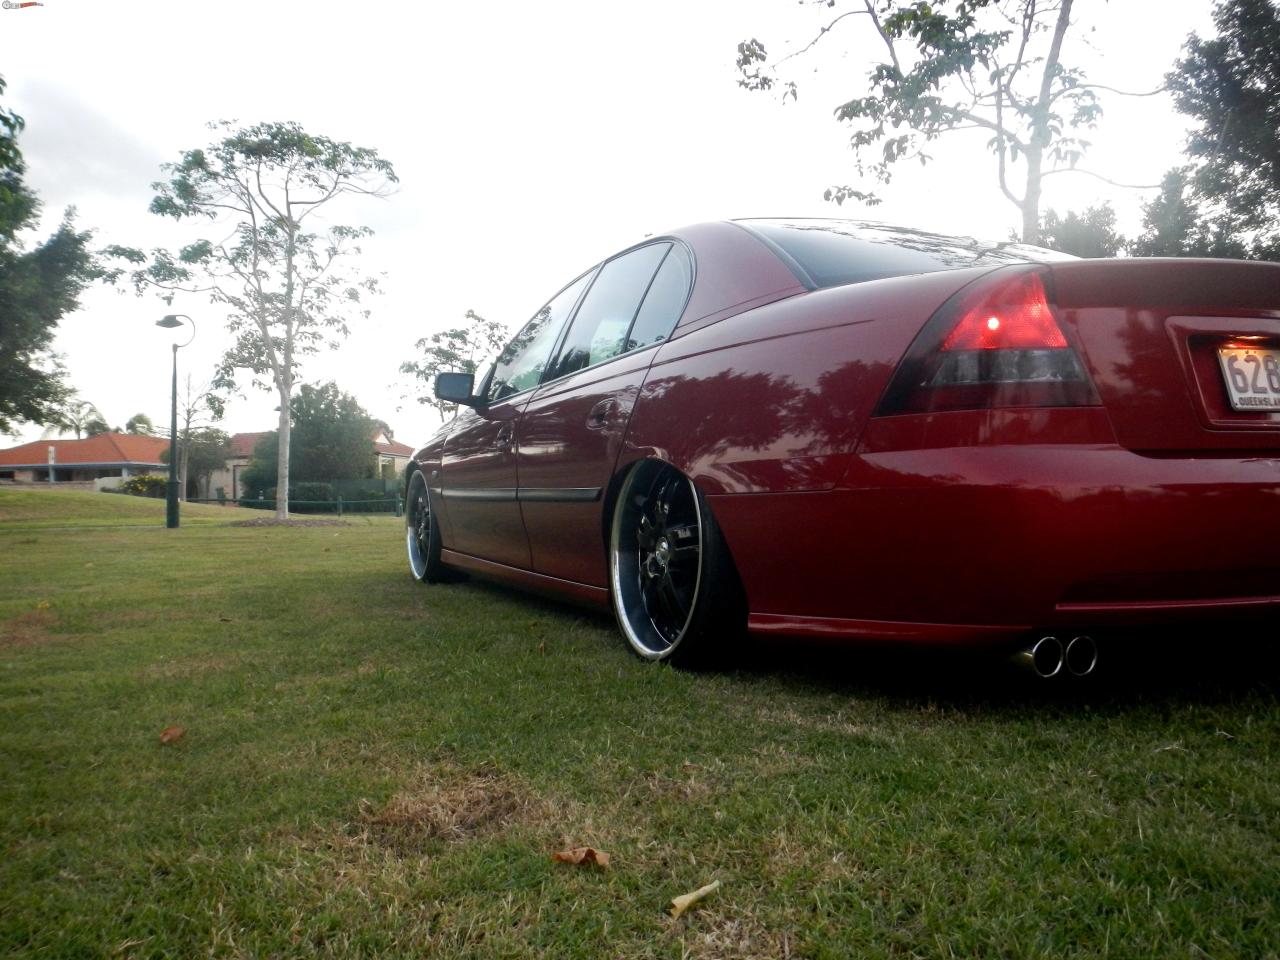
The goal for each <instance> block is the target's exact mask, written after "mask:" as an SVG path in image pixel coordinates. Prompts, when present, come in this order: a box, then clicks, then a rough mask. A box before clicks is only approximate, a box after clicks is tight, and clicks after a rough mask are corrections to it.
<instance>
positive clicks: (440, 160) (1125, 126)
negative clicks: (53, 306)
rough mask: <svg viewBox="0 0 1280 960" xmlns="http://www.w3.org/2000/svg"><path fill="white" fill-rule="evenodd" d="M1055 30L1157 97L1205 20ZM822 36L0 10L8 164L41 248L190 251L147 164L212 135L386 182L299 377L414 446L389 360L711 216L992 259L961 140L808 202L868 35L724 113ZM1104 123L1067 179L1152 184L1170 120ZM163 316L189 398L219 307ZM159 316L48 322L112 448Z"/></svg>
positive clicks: (1167, 150)
mask: <svg viewBox="0 0 1280 960" xmlns="http://www.w3.org/2000/svg"><path fill="white" fill-rule="evenodd" d="M1076 10H1077V11H1078V20H1079V28H1078V29H1076V30H1074V31H1073V33H1072V34H1071V35H1069V37H1068V40H1067V43H1066V46H1065V48H1064V51H1063V57H1064V61H1067V62H1070V63H1078V64H1080V65H1082V66H1084V67H1086V68H1087V70H1088V72H1089V76H1090V79H1091V80H1092V81H1093V82H1097V83H1104V84H1108V85H1112V86H1115V87H1119V88H1122V89H1128V90H1149V89H1152V88H1154V87H1156V86H1158V85H1159V84H1160V82H1161V78H1162V76H1163V74H1164V73H1165V71H1167V70H1168V69H1169V67H1170V65H1171V64H1172V61H1173V60H1174V58H1175V57H1176V56H1177V55H1178V52H1179V50H1180V48H1181V45H1182V43H1183V42H1184V40H1185V38H1186V35H1187V34H1188V33H1189V32H1190V31H1192V30H1197V31H1200V32H1201V33H1205V32H1211V29H1212V28H1211V23H1210V19H1209V11H1210V3H1209V2H1208V0H1077V2H1076ZM837 12H838V11H837ZM831 16H832V11H829V10H828V9H827V8H826V7H818V8H814V7H809V6H805V7H801V6H798V5H797V4H796V3H795V2H794V0H645V2H643V3H637V2H610V0H540V2H533V0H526V2H515V0H488V2H470V3H468V2H465V0H463V2H448V3H442V2H434V0H427V2H425V3H415V4H401V3H392V2H384V3H368V2H366V3H352V2H349V0H348V2H341V3H330V2H315V0H310V2H303V0H289V2H283V0H279V2H248V0H223V2H219V3H217V4H199V3H190V2H183V3H179V2H174V0H168V2H161V0H129V2H124V0H120V2H102V0H44V5H43V6H41V7H35V8H27V9H21V10H0V74H2V75H3V76H4V77H5V78H6V80H7V81H8V83H9V89H8V92H7V96H6V98H5V100H6V102H7V104H8V105H9V106H10V107H11V108H13V109H14V110H16V111H17V112H18V113H20V114H22V115H24V116H25V118H26V121H27V129H26V132H25V133H24V135H23V137H22V140H21V146H22V149H23V151H24V153H25V155H26V159H27V163H28V175H27V179H28V182H29V183H30V184H31V186H33V187H34V188H35V189H36V190H37V191H38V193H39V195H40V197H41V199H42V200H43V201H44V204H45V214H46V216H45V221H46V224H45V226H46V232H47V230H48V229H51V228H52V226H53V225H54V224H55V223H56V220H57V219H58V217H60V216H61V211H62V209H63V208H64V207H66V206H68V205H74V206H76V208H77V209H78V222H79V224H80V225H81V226H82V227H91V228H93V229H95V230H96V231H97V240H98V242H100V243H101V244H103V245H105V244H107V243H123V244H128V245H134V246H143V247H149V246H154V245H176V244H179V243H183V242H187V241H189V240H191V239H194V238H195V237H196V236H199V235H201V234H200V232H199V231H200V229H201V228H200V226H199V225H195V224H192V225H189V226H188V225H179V224H173V223H171V222H169V221H161V220H160V219H159V218H157V217H154V216H152V215H151V214H149V213H147V204H148V202H149V201H150V198H151V195H152V192H151V190H150V189H149V185H150V183H151V182H152V181H154V180H156V179H158V177H159V165H160V164H161V163H162V162H165V161H167V160H172V159H174V158H176V156H177V155H178V153H179V152H180V151H181V150H183V149H188V148H191V147H196V146H202V145H204V144H205V143H207V142H208V131H207V130H206V129H205V128H204V124H205V122H206V121H209V120H215V119H222V118H227V119H238V120H241V121H243V122H245V123H252V122H257V121H262V120H297V121H299V122H301V123H302V124H303V126H304V127H305V128H306V129H308V130H309V131H311V132H313V133H318V134H324V135H326V136H329V137H332V138H334V139H340V140H349V141H352V142H354V143H356V144H358V145H361V146H368V147H374V148H376V149H377V150H378V151H379V152H380V153H381V154H382V155H383V156H384V157H386V158H387V159H389V160H391V161H392V162H393V163H394V164H395V168H396V172H397V173H398V175H399V177H400V187H399V190H398V192H397V193H396V194H395V195H394V196H392V197H390V198H389V199H386V200H362V201H361V202H360V204H359V205H358V206H351V207H348V208H347V209H346V211H344V220H345V221H346V222H358V223H365V224H368V225H370V226H372V227H373V228H374V229H375V230H376V232H377V235H376V237H375V238H374V239H373V240H372V241H370V242H368V243H366V245H365V255H364V257H363V258H362V264H363V267H364V268H365V269H366V270H368V271H370V272H379V273H385V274H386V279H385V295H384V296H381V297H378V298H376V299H375V300H374V301H373V302H372V304H371V305H372V307H373V311H374V313H373V316H372V318H371V320H370V321H368V322H367V323H365V324H362V325H360V326H358V327H357V328H356V329H355V330H354V331H353V333H352V336H351V338H350V340H349V341H347V343H346V344H345V345H344V346H343V347H342V348H341V350H339V351H337V352H336V353H331V354H327V355H322V356H320V357H316V358H312V359H310V360H308V361H307V363H306V366H305V367H304V370H303V378H304V380H307V381H319V380H326V379H334V380H336V381H337V382H338V384H339V385H340V386H341V387H342V388H343V389H345V390H348V391H350V392H352V393H354V394H355V395H356V396H357V397H358V398H359V399H360V401H361V403H362V404H363V405H364V406H365V407H366V409H368V410H369V412H370V413H371V414H373V415H375V416H378V417H381V418H382V419H385V420H387V421H388V422H389V423H390V424H391V425H392V427H393V428H394V429H395V433H396V437H397V439H400V440H403V441H405V442H407V443H410V444H416V443H418V442H419V441H421V440H423V439H425V438H426V437H427V436H428V435H429V434H430V432H431V431H432V430H433V429H434V427H435V425H436V421H435V420H434V419H433V417H432V416H431V415H430V414H429V413H427V412H425V411H423V410H422V409H420V408H418V407H417V406H416V404H414V403H413V402H412V401H410V402H408V403H404V402H402V401H401V400H400V395H401V392H402V391H401V389H399V388H398V381H399V376H398V374H397V373H396V368H397V367H398V365H399V364H400V362H401V361H402V360H403V359H405V358H406V357H409V356H411V355H412V353H413V348H412V345H413V343H414V341H416V340H417V339H418V338H420V337H423V336H426V335H428V334H430V333H432V332H435V331H436V330H439V329H442V328H444V327H445V326H447V325H453V324H456V323H457V322H458V321H460V319H461V317H462V314H463V313H464V312H465V311H466V310H467V309H474V310H476V311H477V312H479V313H481V314H484V315H485V316H489V317H492V318H494V319H499V320H502V321H504V322H505V323H507V324H508V325H510V326H513V327H514V326H517V325H519V324H520V323H522V322H523V321H524V320H526V319H527V318H528V317H529V316H530V315H531V314H532V313H533V312H534V310H536V309H537V308H538V307H539V306H540V305H541V303H542V302H543V301H544V300H545V299H546V298H547V297H548V296H549V295H550V294H551V293H554V292H555V290H556V289H558V288H559V286H561V285H562V284H563V283H564V282H565V281H567V280H568V279H570V278H572V277H573V276H574V275H576V274H577V273H578V272H579V271H581V270H582V269H584V268H585V267H587V266H590V265H591V264H592V263H594V262H596V261H597V260H600V259H602V258H603V257H605V256H607V255H608V254H610V253H612V252H613V251H615V250H617V249H619V248H621V247H624V246H626V245H628V244H630V243H633V242H635V241H636V240H639V239H641V238H642V237H644V236H645V235H646V234H651V233H660V232H663V231H665V230H668V229H672V228H674V227H677V226H680V225H683V224H686V223H693V222H697V221H701V220H709V219H719V218H729V217H742V216H770V215H785V216H840V215H848V216H855V217H869V218H874V219H880V220H886V221H890V222H900V223H906V224H910V225H913V226H920V227H926V228H932V229H936V230H941V231H944V232H945V231H952V232H960V233H965V234H970V235H975V236H983V237H995V238H1003V237H1005V236H1007V235H1008V233H1009V231H1010V230H1011V229H1013V228H1014V227H1015V226H1016V225H1017V224H1018V222H1019V219H1018V214H1017V210H1016V209H1015V208H1014V207H1013V206H1012V205H1011V204H1009V203H1008V202H1007V201H1006V200H1005V199H1003V197H1002V196H1001V195H1000V193H999V191H998V189H997V187H996V183H995V179H994V172H993V170H992V169H991V165H990V163H989V155H988V154H987V153H986V151H985V149H984V146H983V143H984V139H985V138H983V137H982V136H980V135H973V138H972V139H968V140H958V141H956V142H954V143H952V144H948V145H944V144H942V143H939V144H937V145H936V150H935V151H934V154H935V156H936V160H935V162H934V163H932V164H930V165H929V166H927V167H925V168H923V169H921V168H918V167H912V168H909V169H905V170H903V172H902V173H901V174H900V175H899V176H898V177H897V178H896V179H895V181H894V183H893V184H891V185H890V186H889V187H888V188H885V189H883V190H882V193H883V195H884V197H885V202H884V204H883V205H881V206H879V207H877V208H875V209H874V210H871V211H867V210H865V209H859V208H855V209H850V208H849V207H847V206H846V207H845V208H844V209H843V211H842V210H841V209H840V208H837V207H836V206H835V205H834V204H828V203H826V202H824V201H823V199H822V192H823V190H824V188H825V187H827V186H828V185H830V184H832V183H844V182H848V183H856V173H855V171H854V169H853V159H852V153H851V152H850V150H849V149H848V147H847V140H848V130H847V128H844V127H842V126H841V125H839V124H837V123H836V122H835V121H834V120H833V119H832V116H831V111H832V108H833V107H834V106H835V105H837V104H839V103H841V102H843V101H844V100H847V99H849V98H850V97H852V96H855V95H858V94H860V93H861V92H862V90H863V78H864V76H865V73H866V68H867V64H868V62H869V58H870V56H871V55H872V53H873V52H874V49H875V48H874V47H873V46H872V45H871V44H870V43H869V42H867V38H866V37H865V32H864V30H865V22H864V21H863V20H862V18H852V19H850V20H847V21H845V23H844V24H843V25H842V27H840V28H837V31H833V33H832V34H831V35H830V36H829V37H828V38H827V39H826V40H825V41H824V48H819V50H818V51H815V53H817V56H812V55H811V59H810V60H808V61H805V62H804V63H805V65H804V66H803V68H802V70H801V71H800V72H799V73H798V74H797V75H796V76H797V79H798V80H799V81H800V82H801V88H800V100H799V102H798V103H795V104H792V103H790V102H788V103H787V104H786V105H785V106H781V105H779V103H778V101H777V99H776V98H773V97H771V96H768V95H762V94H750V93H747V92H746V91H743V90H741V89H739V88H738V87H737V86H736V84H735V80H736V72H735V69H734V57H735V47H736V44H737V42H738V41H739V40H742V39H745V38H747V37H750V36H756V37H758V38H759V39H760V40H761V41H763V42H764V43H765V44H766V46H768V47H769V49H770V52H771V53H783V52H785V51H786V50H788V49H789V48H791V47H792V46H793V45H795V44H796V43H801V44H802V43H804V42H807V41H808V40H809V39H810V38H811V36H812V34H813V33H814V31H815V30H816V29H817V27H818V26H820V25H821V23H823V22H826V20H829V19H830V17H831ZM824 18H825V19H824ZM811 67H820V68H821V69H820V72H819V73H817V74H813V73H811V72H810V69H811ZM1104 103H1105V107H1106V116H1105V117H1104V119H1103V122H1102V125H1101V126H1100V127H1099V129H1098V130H1097V131H1096V132H1095V133H1094V136H1093V140H1094V147H1093V149H1092V150H1091V152H1090V154H1089V156H1088V157H1087V158H1086V161H1085V163H1084V164H1082V165H1083V166H1087V167H1089V168H1090V169H1094V170H1097V171H1098V172H1100V173H1103V174H1105V175H1106V176H1108V177H1110V178H1112V179H1115V180H1118V181H1122V182H1133V183H1154V182H1156V181H1158V180H1159V178H1160V175H1161V174H1162V173H1163V172H1164V170H1166V169H1167V168H1168V167H1169V166H1171V165H1173V164H1174V163H1176V162H1177V161H1178V157H1179V151H1180V144H1181V140H1182V137H1183V132H1184V130H1183V125H1182V123H1181V118H1180V117H1178V115H1176V114H1175V113H1174V112H1173V110H1172V107H1171V104H1170V102H1169V100H1168V98H1167V97H1165V96H1163V95H1162V96H1157V97H1150V98H1145V99H1126V98H1122V97H1114V96H1109V97H1107V99H1106V100H1105V101H1104ZM1046 184H1047V188H1046V194H1045V203H1046V205H1047V206H1052V207H1054V208H1057V209H1059V210H1065V209H1067V208H1076V209H1080V208H1083V207H1084V206H1087V205H1089V204H1093V203H1098V202H1100V201H1102V200H1111V201H1112V202H1113V203H1114V204H1115V206H1116V208H1117V210H1118V211H1119V213H1120V216H1121V222H1122V227H1123V228H1124V229H1125V230H1126V231H1128V232H1130V233H1132V232H1134V231H1135V230H1136V228H1137V224H1138V217H1139V212H1138V205H1139V203H1140V201H1141V200H1142V199H1143V197H1144V196H1149V195H1150V194H1149V192H1148V193H1146V194H1143V193H1141V192H1136V191H1129V190H1120V189H1116V188H1112V187H1109V186H1107V185H1105V184H1103V183H1101V182H1099V181H1096V180H1093V179H1091V178H1088V177H1085V176H1080V175H1074V174H1068V175H1064V176H1058V177H1054V178H1051V179H1050V180H1049V181H1046ZM205 232H206V233H208V232H209V231H208V229H207V228H205ZM172 310H174V311H177V312H182V313H187V314H191V315H192V316H194V317H195V318H196V320H197V322H198V324H199V334H198V336H197V338H196V340H195V343H194V344H193V345H192V346H191V347H189V348H186V349H184V350H183V351H181V352H180V354H179V357H180V363H181V365H182V371H183V373H185V372H186V371H191V372H192V373H193V374H194V375H195V376H196V377H197V378H198V379H207V378H208V377H209V375H210V374H211V373H212V370H213V366H214V363H215V361H216V359H217V357H218V356H219V355H220V353H221V350H222V348H223V347H224V346H225V344H226V337H225V333H224V331H223V329H222V323H221V317H220V316H219V313H218V311H217V309H216V308H215V307H213V306H211V305H210V304H208V303H207V302H205V301H203V300H201V299H198V298H195V297H188V298H184V299H179V300H178V301H177V302H175V304H174V306H173V308H172ZM167 312H170V308H167V307H165V306H164V304H163V303H162V302H161V301H160V300H159V299H158V298H155V297H143V298H137V297H134V296H133V295H132V294H128V295H123V294H120V293H117V292H113V291H111V290H105V289H95V290H91V291H89V292H88V293H86V295H85V296H84V297H83V301H82V308H81V309H80V311H79V312H77V313H76V314H75V315H73V316H70V317H67V318H65V319H64V320H63V322H62V324H61V327H60V332H59V335H58V339H57V349H58V350H59V351H61V352H62V353H64V354H65V357H66V362H67V365H68V367H69V369H70V374H71V377H70V379H71V382H72V384H73V385H74V386H75V387H76V388H77V389H78V390H79V391H80V393H81V395H82V396H83V397H85V398H86V399H89V400H92V401H93V402H94V403H96V404H97V405H98V406H99V408H100V409H102V410H103V412H104V413H105V414H106V415H107V418H108V419H109V420H110V422H111V423H112V424H113V425H114V424H123V423H124V421H125V420H126V419H128V418H129V417H130V416H131V415H132V414H134V413H136V412H139V411H142V412H145V413H147V414H148V415H149V416H151V417H152V419H153V420H155V421H156V423H157V424H161V423H167V420H168V407H169V346H168V344H169V343H170V342H171V341H170V339H169V338H168V337H167V335H166V332H165V331H163V330H160V329H157V328H156V327H155V326H154V321H155V320H156V319H158V318H159V317H160V316H162V315H163V314H164V313H167ZM275 405H276V404H275V402H274V400H273V399H272V398H271V397H270V396H268V395H266V394H263V393H255V392H252V391H246V395H245V396H244V398H243V399H239V398H237V399H233V400H232V402H231V403H230V405H229V409H228V415H227V417H226V419H225V421H224V423H223V424H222V426H223V427H224V428H225V429H227V430H229V431H231V432H236V431H249V430H266V429H272V428H274V426H275V415H274V413H273V412H272V410H273V408H274V407H275ZM38 435H39V428H32V429H29V430H25V431H23V432H22V434H21V435H20V438H21V439H22V440H30V439H35V438H37V437H38Z"/></svg>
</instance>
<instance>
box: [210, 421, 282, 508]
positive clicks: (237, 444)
mask: <svg viewBox="0 0 1280 960" xmlns="http://www.w3.org/2000/svg"><path fill="white" fill-rule="evenodd" d="M267 433H268V431H266V430H260V431H259V432H257V433H233V434H232V435H231V441H230V444H231V455H230V456H229V457H227V460H226V463H224V464H223V466H222V469H221V470H214V471H213V473H211V474H210V475H209V489H210V491H218V490H221V491H222V494H221V495H222V496H225V497H227V498H228V499H231V500H236V499H239V497H240V495H241V493H242V492H243V491H242V490H241V489H240V474H241V473H243V472H244V469H245V467H247V466H249V461H250V460H251V459H253V448H254V447H256V446H257V445H258V441H259V440H261V439H262V438H263V437H265V436H266V435H267ZM210 495H211V496H213V495H215V494H212V493H211V494H210Z"/></svg>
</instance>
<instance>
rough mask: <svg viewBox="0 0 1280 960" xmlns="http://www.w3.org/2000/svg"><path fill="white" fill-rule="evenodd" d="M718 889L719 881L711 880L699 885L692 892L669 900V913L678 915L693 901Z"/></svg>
mask: <svg viewBox="0 0 1280 960" xmlns="http://www.w3.org/2000/svg"><path fill="white" fill-rule="evenodd" d="M719 889H720V881H719V880H712V881H711V882H710V883H708V884H707V885H706V886H705V887H699V888H698V889H697V890H695V891H693V893H686V894H685V895H684V896H681V897H675V898H674V899H673V900H672V901H671V915H672V916H673V917H679V916H680V915H681V914H682V913H684V912H685V911H686V910H688V909H689V908H690V907H692V906H693V905H694V904H695V903H697V902H698V901H699V900H701V899H702V898H703V897H706V896H708V895H710V894H712V893H715V892H716V891H717V890H719Z"/></svg>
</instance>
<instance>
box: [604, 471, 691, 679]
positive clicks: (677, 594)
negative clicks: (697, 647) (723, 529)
mask: <svg viewBox="0 0 1280 960" xmlns="http://www.w3.org/2000/svg"><path fill="white" fill-rule="evenodd" d="M702 556H703V535H702V514H701V509H700V507H699V504H698V496H697V492H696V490H695V489H694V486H693V483H692V481H690V480H689V479H688V478H686V477H684V476H682V475H681V474H680V473H679V472H677V471H676V470H674V469H672V468H671V467H668V466H666V465H665V464H642V465H641V466H639V467H637V468H636V469H635V470H633V471H632V473H631V475H630V476H629V477H628V478H627V481H626V483H625V484H624V486H623V489H622V491H621V493H620V494H619V500H618V509H617V510H616V511H615V512H614V521H613V532H612V537H611V557H610V578H611V585H612V587H613V594H614V604H615V606H616V607H617V614H618V622H619V624H620V625H621V627H622V631H623V633H624V634H625V636H626V638H627V641H628V642H629V643H630V644H631V646H632V647H633V648H634V649H635V650H636V652H637V653H639V654H640V655H641V656H643V657H645V658H647V659H651V660H660V659H662V658H664V657H666V656H668V655H670V654H671V653H672V651H674V650H675V649H676V647H677V646H678V645H679V644H680V641H681V640H682V639H683V638H684V636H685V633H686V632H687V631H688V629H689V624H690V623H691V622H692V620H693V615H694V611H695V610H696V608H697V603H698V593H699V587H700V586H701V582H702Z"/></svg>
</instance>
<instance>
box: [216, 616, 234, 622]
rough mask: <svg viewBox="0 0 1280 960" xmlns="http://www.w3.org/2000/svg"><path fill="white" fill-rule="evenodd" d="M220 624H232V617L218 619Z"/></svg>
mask: <svg viewBox="0 0 1280 960" xmlns="http://www.w3.org/2000/svg"><path fill="white" fill-rule="evenodd" d="M218 622H219V623H230V622H231V618H230V617H219V618H218Z"/></svg>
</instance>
